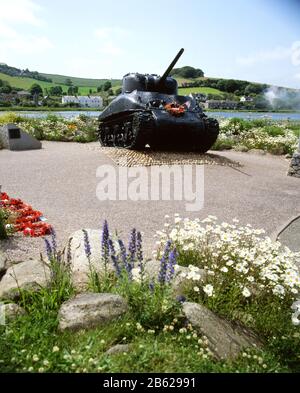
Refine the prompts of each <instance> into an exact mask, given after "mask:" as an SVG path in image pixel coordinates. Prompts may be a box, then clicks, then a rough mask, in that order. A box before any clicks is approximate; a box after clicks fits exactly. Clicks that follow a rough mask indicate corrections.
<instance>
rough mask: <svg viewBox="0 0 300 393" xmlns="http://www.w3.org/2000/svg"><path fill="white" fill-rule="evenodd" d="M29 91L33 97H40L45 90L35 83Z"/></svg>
mask: <svg viewBox="0 0 300 393" xmlns="http://www.w3.org/2000/svg"><path fill="white" fill-rule="evenodd" d="M29 91H30V94H31V95H32V96H39V95H42V94H43V89H42V88H41V86H40V85H39V84H38V83H34V84H33V85H32V86H31V88H30V90H29Z"/></svg>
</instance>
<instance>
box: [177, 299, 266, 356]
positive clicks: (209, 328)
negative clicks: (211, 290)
mask: <svg viewBox="0 0 300 393" xmlns="http://www.w3.org/2000/svg"><path fill="white" fill-rule="evenodd" d="M183 312H184V314H185V316H186V318H187V319H188V321H189V322H190V323H191V325H192V326H193V327H194V329H196V330H198V331H199V333H201V334H202V335H204V336H206V337H207V339H208V342H209V349H210V350H211V352H212V353H213V354H214V356H215V357H216V358H217V359H235V358H236V357H237V356H238V355H239V354H240V353H241V351H242V350H243V349H247V348H253V347H256V348H259V347H261V342H260V341H259V340H258V338H257V337H256V336H255V335H254V334H253V332H251V331H250V330H248V329H246V328H241V327H236V326H234V325H233V324H231V323H229V322H227V321H225V320H224V319H222V318H220V317H219V316H217V315H216V314H215V313H213V312H212V311H210V310H208V309H207V308H206V307H204V306H202V305H200V304H197V303H188V302H187V303H184V304H183Z"/></svg>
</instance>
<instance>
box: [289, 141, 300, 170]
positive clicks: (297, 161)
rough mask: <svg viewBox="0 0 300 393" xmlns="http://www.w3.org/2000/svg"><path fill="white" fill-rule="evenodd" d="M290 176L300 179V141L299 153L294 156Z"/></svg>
mask: <svg viewBox="0 0 300 393" xmlns="http://www.w3.org/2000/svg"><path fill="white" fill-rule="evenodd" d="M288 175H289V176H294V177H299V178H300V139H299V146H298V151H297V152H296V153H294V154H293V157H292V160H291V164H290V168H289V171H288Z"/></svg>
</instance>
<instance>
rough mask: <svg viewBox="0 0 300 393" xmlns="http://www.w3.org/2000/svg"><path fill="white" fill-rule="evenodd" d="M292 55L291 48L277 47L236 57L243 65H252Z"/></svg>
mask: <svg viewBox="0 0 300 393" xmlns="http://www.w3.org/2000/svg"><path fill="white" fill-rule="evenodd" d="M291 55H292V48H291V47H290V48H284V47H277V48H274V49H271V50H261V51H259V52H256V53H254V54H252V55H249V56H245V57H238V58H237V59H236V61H237V63H238V64H240V65H245V66H252V65H255V64H258V63H265V62H268V61H273V60H283V59H288V58H290V57H291Z"/></svg>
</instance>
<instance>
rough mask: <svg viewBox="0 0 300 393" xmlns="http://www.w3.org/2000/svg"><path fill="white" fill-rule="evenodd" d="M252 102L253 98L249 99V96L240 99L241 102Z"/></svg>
mask: <svg viewBox="0 0 300 393" xmlns="http://www.w3.org/2000/svg"><path fill="white" fill-rule="evenodd" d="M252 101H253V98H251V97H248V96H242V97H241V98H240V102H252Z"/></svg>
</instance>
